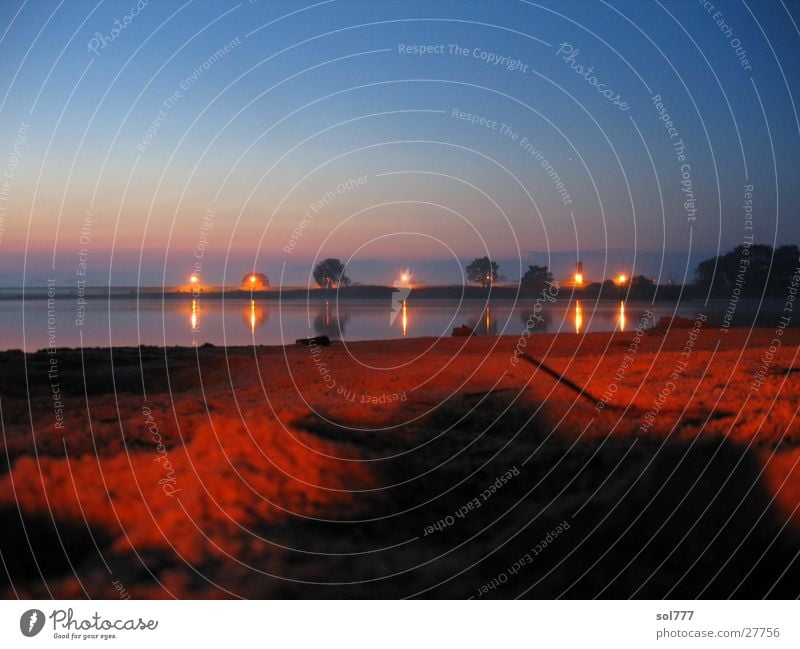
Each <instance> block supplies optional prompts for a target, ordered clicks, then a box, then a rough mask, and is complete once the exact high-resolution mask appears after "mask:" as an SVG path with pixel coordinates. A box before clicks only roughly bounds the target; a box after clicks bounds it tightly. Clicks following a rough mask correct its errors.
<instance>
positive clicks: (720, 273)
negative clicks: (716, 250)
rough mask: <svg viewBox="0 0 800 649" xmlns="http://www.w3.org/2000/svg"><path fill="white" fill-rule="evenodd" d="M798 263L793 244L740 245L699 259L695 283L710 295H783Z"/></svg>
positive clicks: (798, 258)
mask: <svg viewBox="0 0 800 649" xmlns="http://www.w3.org/2000/svg"><path fill="white" fill-rule="evenodd" d="M798 265H800V249H798V247H797V246H796V245H790V246H780V247H778V248H773V247H772V246H769V245H765V244H751V245H747V244H743V245H740V246H736V247H735V248H734V249H733V250H731V251H729V252H726V253H725V254H724V255H719V256H717V257H712V258H711V259H706V260H705V261H702V262H700V264H698V266H697V270H696V272H695V282H696V284H697V286H698V287H699V288H701V289H703V290H706V291H709V290H710V292H711V293H712V294H714V295H730V294H731V293H732V292H733V291H734V290H735V289H737V288H738V289H739V292H740V294H741V295H747V296H751V297H752V296H759V295H761V294H762V293H764V294H766V295H783V294H785V293H786V290H787V288H788V286H789V285H790V283H791V281H792V276H793V275H794V274H795V273H796V271H797V268H798Z"/></svg>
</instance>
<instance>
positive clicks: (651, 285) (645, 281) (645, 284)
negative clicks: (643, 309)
mask: <svg viewBox="0 0 800 649" xmlns="http://www.w3.org/2000/svg"><path fill="white" fill-rule="evenodd" d="M655 289H656V283H655V282H654V281H653V280H652V279H650V278H649V277H645V276H644V275H636V276H635V277H631V281H630V288H629V290H628V293H629V295H631V296H633V297H649V296H651V295H653V292H654V291H655Z"/></svg>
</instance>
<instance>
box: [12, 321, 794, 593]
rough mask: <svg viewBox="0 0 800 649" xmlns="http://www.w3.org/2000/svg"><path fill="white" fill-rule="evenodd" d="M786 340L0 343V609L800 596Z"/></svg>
mask: <svg viewBox="0 0 800 649" xmlns="http://www.w3.org/2000/svg"><path fill="white" fill-rule="evenodd" d="M636 324H637V323H632V325H631V327H632V328H633V327H636ZM798 351H800V330H799V329H797V328H786V329H782V330H780V333H778V332H777V331H776V329H774V328H770V329H753V330H748V329H730V330H727V331H721V330H720V329H719V328H718V327H713V326H711V325H710V324H708V323H704V322H698V321H695V322H681V323H675V326H673V327H672V328H670V329H669V330H667V329H666V328H665V327H663V326H662V327H661V328H658V327H656V328H655V329H649V330H648V331H643V332H641V333H637V332H636V331H630V332H625V333H611V334H605V333H596V334H587V335H577V334H575V335H570V334H560V335H548V334H541V335H535V336H530V337H524V338H523V337H515V336H502V337H491V336H485V337H473V338H446V339H435V338H419V339H408V340H396V341H388V342H380V341H379V342H376V341H370V342H354V343H347V344H345V343H342V342H338V341H334V342H333V344H332V345H331V346H329V347H304V346H299V345H298V346H295V345H293V346H288V347H285V348H284V347H256V348H252V347H236V348H227V349H226V348H222V347H213V346H202V347H197V348H167V349H162V348H157V347H142V348H114V349H98V348H93V349H84V350H82V351H81V350H58V351H57V352H56V353H54V354H49V353H47V351H43V352H39V353H35V354H27V355H23V354H22V353H21V352H4V353H1V354H0V395H2V402H1V405H2V412H1V413H0V414H1V415H2V432H3V446H4V449H5V452H4V453H3V454H2V458H3V459H2V469H1V470H0V520H1V521H2V528H3V529H4V534H3V535H2V539H0V547H1V548H2V552H3V556H4V557H5V558H6V562H5V566H4V568H5V570H4V571H0V574H2V578H0V579H2V591H3V595H4V596H5V597H12V596H13V597H17V596H18V597H50V596H54V597H61V598H82V597H92V598H97V597H104V598H118V597H123V598H127V597H131V598H170V597H182V598H235V597H261V598H269V597H315V598H341V597H386V598H389V597H413V596H420V597H458V598H461V597H476V598H497V597H504V598H507V597H519V596H523V597H538V598H545V597H546V598H551V597H567V598H576V597H580V598H591V597H623V598H626V597H648V598H661V597H674V598H678V597H680V598H688V597H709V598H711V597H713V598H724V597H731V596H732V597H747V598H753V597H764V596H771V597H796V596H798V594H800V586H798V584H800V580H798V577H800V565H798V561H797V557H798V552H800V528H799V527H798V525H800V514H799V513H798V505H800V469H798V463H799V462H800V425H798V419H797V409H798V405H797V398H796V395H797V394H798V392H800V361H799V360H798V358H797V355H798ZM539 362H541V363H543V365H539V364H538V363H539ZM556 377H559V378H556ZM26 540H27V542H26ZM28 544H30V548H33V554H32V553H31V549H30V548H29V547H28Z"/></svg>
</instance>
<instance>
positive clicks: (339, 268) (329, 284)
mask: <svg viewBox="0 0 800 649" xmlns="http://www.w3.org/2000/svg"><path fill="white" fill-rule="evenodd" d="M312 275H313V277H314V281H315V282H316V283H317V284H318V285H319V286H321V287H322V288H335V287H337V286H350V278H349V277H347V275H345V274H344V264H342V262H341V261H339V260H338V259H325V260H323V261H321V262H319V263H318V264H317V265H316V266H315V267H314V272H313V273H312Z"/></svg>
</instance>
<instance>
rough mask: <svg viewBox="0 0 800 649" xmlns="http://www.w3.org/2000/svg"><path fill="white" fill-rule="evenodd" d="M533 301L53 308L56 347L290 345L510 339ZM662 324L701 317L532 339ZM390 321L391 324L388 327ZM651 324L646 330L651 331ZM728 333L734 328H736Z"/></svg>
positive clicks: (608, 316)
mask: <svg viewBox="0 0 800 649" xmlns="http://www.w3.org/2000/svg"><path fill="white" fill-rule="evenodd" d="M22 306H23V304H22V301H21V300H2V301H0V349H26V350H27V351H33V350H36V349H42V348H45V347H47V343H48V331H47V328H48V325H47V315H48V314H47V301H46V300H27V301H26V302H25V308H24V316H25V330H26V331H25V336H24V337H23V332H22V322H23V319H22V315H23V312H22ZM533 306H534V305H533V302H531V301H527V302H526V301H519V302H518V303H517V304H516V306H515V305H514V303H513V302H512V301H506V300H496V301H492V302H491V304H490V305H486V304H485V303H483V302H481V301H478V300H471V301H464V302H462V303H461V304H459V303H458V302H455V301H446V300H420V301H417V302H415V301H414V299H413V296H412V298H410V299H409V300H407V301H406V303H405V304H403V305H402V310H401V313H400V314H399V315H400V317H396V318H392V317H391V316H392V306H391V304H390V302H389V301H387V302H386V303H383V302H381V301H378V300H375V301H348V302H341V303H337V302H336V301H335V300H332V301H328V302H309V303H306V302H305V301H300V300H298V301H284V302H283V303H279V302H277V301H271V300H263V299H262V300H259V299H227V300H224V301H223V300H219V299H203V298H202V297H200V298H198V299H192V298H191V297H190V296H187V298H186V299H172V300H166V301H164V302H162V301H161V300H157V299H149V300H141V301H139V303H138V305H137V302H136V300H135V299H128V298H118V299H113V300H111V301H106V300H101V299H96V300H89V301H87V304H86V307H85V318H84V325H83V326H82V327H78V326H76V324H75V304H74V300H70V299H69V298H66V297H65V298H63V299H60V300H58V301H57V305H56V343H55V344H56V346H57V347H77V346H78V345H79V344H80V340H81V339H80V334H81V333H82V334H83V344H84V345H85V346H104V347H105V346H109V345H114V346H123V345H126V346H127V345H138V344H144V345H192V344H202V343H204V342H210V343H213V344H215V345H225V344H228V345H250V344H252V343H253V341H255V342H256V344H263V345H280V344H290V343H294V341H295V339H297V338H306V337H309V336H318V335H323V334H324V335H327V336H329V337H330V338H332V339H337V338H343V339H346V340H382V339H390V338H402V337H420V336H450V334H451V332H452V329H453V327H456V326H459V325H462V324H466V325H467V326H469V327H470V328H472V329H473V330H474V331H475V333H476V334H477V335H498V334H505V335H513V336H518V335H519V334H520V333H521V332H522V331H523V329H524V328H525V326H526V322H528V321H529V316H530V314H531V311H532V309H533ZM726 307H727V303H726V302H717V303H711V304H709V307H708V308H707V309H705V312H706V313H707V314H708V316H709V319H710V320H711V321H712V322H713V321H714V320H715V317H714V316H715V314H717V316H718V317H717V318H716V320H717V321H719V320H720V317H721V314H722V313H723V312H724V310H725V308H726ZM755 307H756V304H750V303H747V302H744V301H740V303H739V305H738V309H737V312H736V315H737V319H738V320H739V323H741V324H750V323H751V322H752V319H753V315H754V313H755ZM648 309H650V310H651V311H652V312H653V313H654V314H655V321H657V320H658V319H659V318H660V317H662V316H669V315H673V314H675V315H679V316H683V317H687V318H693V317H694V316H695V315H696V314H697V313H698V312H699V311H701V310H703V306H702V302H699V301H698V302H685V303H682V304H680V305H679V306H678V308H677V309H676V308H675V306H674V305H673V304H672V303H664V304H656V306H655V307H653V306H650V305H649V304H648V303H646V302H628V303H624V302H619V303H618V302H614V301H603V302H594V301H591V300H585V299H584V300H576V301H572V302H570V301H567V300H564V301H560V302H555V303H548V304H546V305H545V306H544V308H543V309H542V310H541V311H540V312H537V314H538V315H540V318H538V319H537V320H536V322H535V326H534V327H533V333H543V332H551V333H552V332H568V333H576V332H577V333H581V334H582V333H587V332H597V331H614V330H618V331H626V330H628V331H630V330H632V329H634V328H635V327H637V326H638V323H639V322H640V321H641V318H642V316H643V314H644V312H645V311H646V310H648ZM779 312H780V302H779V301H777V302H775V304H774V305H767V307H766V310H765V309H764V307H762V313H766V314H767V318H766V320H765V323H766V324H769V318H772V317H773V316H772V315H771V314H773V313H776V314H778V313H779ZM390 322H391V324H390ZM652 322H653V320H651V321H650V323H651V324H652ZM735 324H736V322H735Z"/></svg>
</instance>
